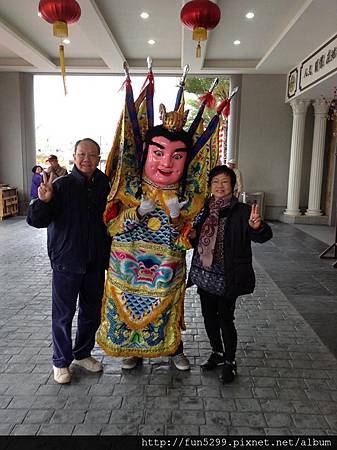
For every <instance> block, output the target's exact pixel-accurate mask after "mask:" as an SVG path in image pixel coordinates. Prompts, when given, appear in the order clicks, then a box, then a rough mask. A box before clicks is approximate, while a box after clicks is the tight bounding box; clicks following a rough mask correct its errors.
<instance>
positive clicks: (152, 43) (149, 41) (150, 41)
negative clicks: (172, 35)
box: [147, 39, 156, 45]
mask: <svg viewBox="0 0 337 450" xmlns="http://www.w3.org/2000/svg"><path fill="white" fill-rule="evenodd" d="M147 43H148V44H150V45H154V44H155V43H156V41H155V40H154V39H149V40H148V41H147Z"/></svg>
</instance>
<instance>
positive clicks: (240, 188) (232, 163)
mask: <svg viewBox="0 0 337 450" xmlns="http://www.w3.org/2000/svg"><path fill="white" fill-rule="evenodd" d="M226 165H227V167H229V168H230V169H232V170H234V173H235V175H236V184H235V187H234V195H235V197H237V198H239V197H240V194H241V192H243V183H242V175H241V171H240V170H239V169H238V168H237V167H236V165H237V164H236V159H233V158H232V159H230V160H229V161H228V162H227V164H226Z"/></svg>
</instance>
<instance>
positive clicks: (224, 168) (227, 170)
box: [208, 166, 236, 192]
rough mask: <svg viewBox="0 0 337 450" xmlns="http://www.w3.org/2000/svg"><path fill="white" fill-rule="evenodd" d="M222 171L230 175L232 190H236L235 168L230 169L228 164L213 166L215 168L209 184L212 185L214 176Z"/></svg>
mask: <svg viewBox="0 0 337 450" xmlns="http://www.w3.org/2000/svg"><path fill="white" fill-rule="evenodd" d="M221 173H223V174H225V175H229V177H230V179H231V186H232V192H233V191H234V187H235V185H236V175H235V172H234V170H232V169H230V168H229V167H227V166H215V167H213V169H212V170H211V171H210V173H209V177H208V185H209V186H210V185H211V183H212V180H213V178H214V177H216V176H217V175H220V174H221Z"/></svg>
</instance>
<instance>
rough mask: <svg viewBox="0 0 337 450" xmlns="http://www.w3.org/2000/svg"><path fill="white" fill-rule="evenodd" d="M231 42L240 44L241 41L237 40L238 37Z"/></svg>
mask: <svg viewBox="0 0 337 450" xmlns="http://www.w3.org/2000/svg"><path fill="white" fill-rule="evenodd" d="M233 44H234V45H240V44H241V41H239V39H236V40H235V41H233Z"/></svg>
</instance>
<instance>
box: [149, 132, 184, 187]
mask: <svg viewBox="0 0 337 450" xmlns="http://www.w3.org/2000/svg"><path fill="white" fill-rule="evenodd" d="M186 158H187V152H186V145H185V144H184V143H183V142H182V141H169V140H168V139H166V138H165V137H164V136H155V137H154V138H152V141H151V144H150V145H149V149H148V154H147V158H146V161H145V166H144V174H145V176H146V177H147V178H148V179H149V180H150V181H152V182H153V183H155V184H157V185H158V186H167V185H170V184H176V183H178V182H179V180H180V179H181V177H182V175H183V173H184V167H185V162H186Z"/></svg>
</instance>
